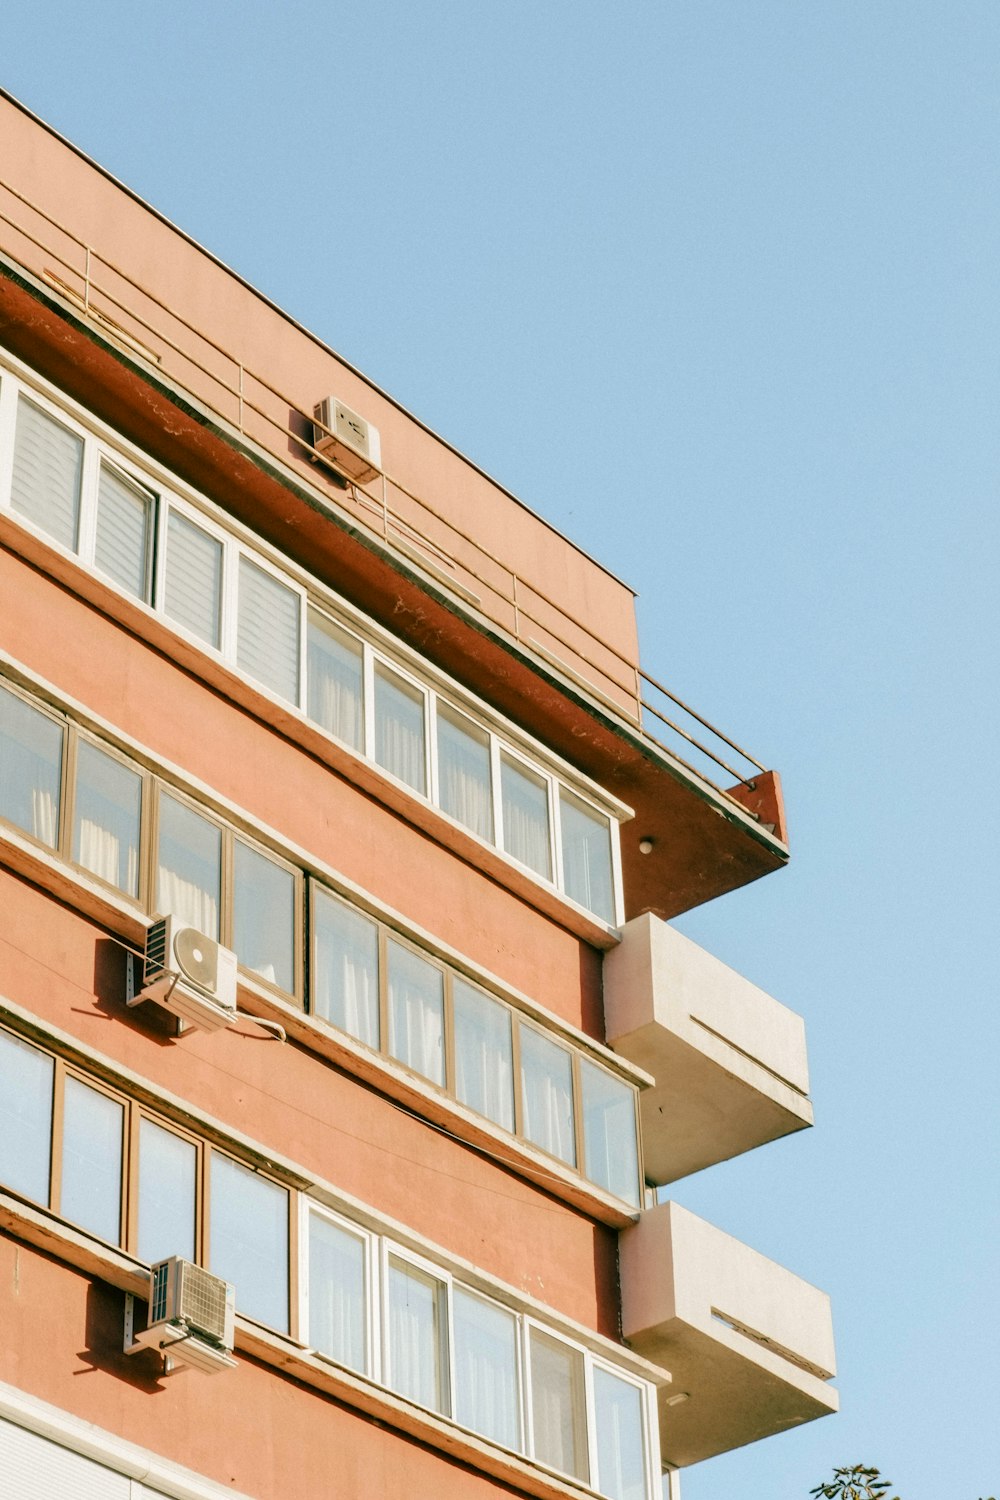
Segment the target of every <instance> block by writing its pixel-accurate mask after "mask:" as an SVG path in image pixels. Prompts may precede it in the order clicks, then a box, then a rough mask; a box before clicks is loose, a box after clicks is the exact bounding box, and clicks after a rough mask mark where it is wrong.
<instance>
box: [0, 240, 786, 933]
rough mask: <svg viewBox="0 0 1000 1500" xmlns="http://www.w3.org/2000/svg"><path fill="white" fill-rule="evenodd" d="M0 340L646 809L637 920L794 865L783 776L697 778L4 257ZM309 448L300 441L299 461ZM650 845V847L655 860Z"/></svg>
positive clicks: (633, 852) (635, 874)
mask: <svg viewBox="0 0 1000 1500" xmlns="http://www.w3.org/2000/svg"><path fill="white" fill-rule="evenodd" d="M0 340H2V341H3V343H4V344H5V345H6V346H7V347H8V348H10V349H11V351H12V352H13V353H14V354H16V355H18V356H20V357H21V358H23V359H25V360H26V361H28V362H29V363H30V364H31V365H32V366H33V367H34V368H36V369H37V370H39V372H40V373H41V374H43V375H45V376H47V377H48V378H49V379H51V380H53V381H54V382H55V383H56V384H57V385H59V386H60V387H61V388H62V389H63V390H65V391H66V392H67V393H68V394H69V395H70V396H72V397H74V398H75V399H77V400H79V401H81V402H82V403H84V404H85V405H86V406H87V407H88V408H89V409H90V410H91V411H93V412H94V413H95V414H96V415H97V416H99V417H100V418H102V419H103V420H105V421H107V422H109V423H111V424H112V425H114V426H115V427H116V428H117V429H118V430H119V431H120V432H122V433H123V434H124V435H125V436H126V437H127V438H129V439H130V440H132V441H133V442H135V443H137V444H138V445H140V446H141V447H142V448H144V449H145V450H146V451H147V452H149V453H150V454H151V455H152V456H153V457H155V458H157V459H159V460H160V461H162V462H163V463H166V464H168V465H169V466H170V467H171V469H173V470H174V471H175V472H176V473H178V474H179V475H180V477H181V478H183V479H185V480H187V481H188V482H189V483H191V484H193V485H195V486H197V487H198V488H199V489H202V490H204V491H205V492H206V493H208V494H210V495H212V496H213V498H215V499H216V500H217V501H218V502H219V503H220V504H222V505H223V506H225V507H226V508H227V509H228V510H229V511H230V512H231V513H232V514H233V515H234V516H236V517H237V518H238V519H239V520H241V521H242V522H244V523H245V524H246V525H248V526H250V527H252V528H253V529H254V530H255V531H257V532H258V533H259V534H260V535H261V536H262V537H264V538H266V539H267V540H268V541H270V542H271V543H272V544H273V545H275V546H277V547H279V548H281V549H282V550H283V551H284V552H285V553H286V554H287V555H288V556H289V557H290V558H292V559H293V560H294V561H296V562H298V563H299V564H300V565H302V566H303V567H305V568H307V569H309V570H310V571H311V572H313V573H315V574H316V575H317V576H318V577H320V578H323V579H325V580H328V581H329V582H330V583H331V584H332V585H333V587H335V588H336V589H337V590H338V591H339V592H340V593H342V594H343V595H345V596H346V597H347V598H349V599H350V600H351V601H352V602H354V603H355V604H357V605H358V606H359V607H360V608H362V609H364V610H366V611H367V612H369V613H370V614H371V615H372V616H373V617H374V618H376V619H377V620H379V621H380V622H382V623H384V624H385V625H387V626H388V627H389V628H390V629H391V630H393V631H394V632H395V633H396V634H397V635H399V636H400V637H401V638H402V639H403V640H405V641H406V642H407V643H408V644H409V645H411V646H413V647H414V648H415V649H416V650H418V651H420V652H421V653H422V654H423V655H425V656H426V657H427V659H428V660H430V661H433V662H435V663H437V664H438V665H439V666H441V667H442V668H443V669H444V670H445V671H448V672H450V673H452V674H453V675H454V676H455V677H456V678H458V679H459V680H460V681H462V682H464V683H465V684H467V685H468V686H469V687H470V688H471V689H472V690H473V691H474V692H477V693H479V694H481V695H482V696H484V697H485V698H486V699H487V700H488V701H490V702H491V703H493V704H495V705H496V707H497V708H498V709H499V710H500V711H501V712H503V713H504V714H506V715H508V716H509V717H510V718H512V719H514V720H515V721H516V722H518V723H519V724H521V725H523V727H524V728H525V729H527V730H528V731H529V732H530V733H532V734H534V735H536V736H538V737H539V738H540V739H541V740H543V741H544V742H545V743H547V744H549V745H551V746H552V748H553V749H554V750H556V751H557V752H558V753H559V754H561V755H563V756H565V757H566V758H567V759H568V760H569V761H571V762H572V763H573V764H574V765H577V766H578V767H579V768H580V769H581V770H582V771H584V772H586V773H587V774H588V775H590V776H593V777H594V778H595V779H596V780H598V781H599V782H600V783H601V784H602V785H603V786H605V787H606V788H607V789H608V790H609V791H610V792H612V793H613V794H614V795H615V796H617V797H619V798H620V799H621V800H622V801H624V802H626V803H627V804H629V805H630V806H631V807H632V808H634V810H635V818H634V820H633V821H632V822H631V823H630V824H627V825H626V826H625V828H624V829H623V836H622V864H623V872H624V886H625V897H626V914H627V915H628V916H632V915H635V914H638V913H640V912H643V911H652V912H655V913H656V914H657V915H659V916H661V917H671V916H676V915H678V914H679V913H680V912H683V911H687V910H689V909H690V908H692V907H694V906H698V905H700V904H701V903H702V902H704V901H710V900H712V899H714V898H715V897H716V896H719V895H722V894H724V893H725V892H726V891H730V890H734V889H737V888H738V887H740V886H743V885H746V884H749V883H750V882H751V881H753V880H757V879H759V878H760V876H762V875H766V874H768V873H769V872H771V871H772V870H776V869H780V868H781V867H782V865H784V864H785V863H786V861H787V858H788V850H787V847H786V844H785V842H784V839H785V828H784V821H783V815H782V810H781V795H780V787H779V785H778V781H777V777H776V775H775V774H774V773H770V772H767V773H762V774H761V775H760V776H759V777H758V778H757V780H756V783H755V787H754V788H751V787H749V786H742V787H739V788H735V789H734V790H733V795H732V797H730V796H727V795H726V793H724V792H722V791H720V790H719V789H718V788H717V787H715V786H713V785H712V784H711V782H710V781H708V780H707V779H705V778H704V777H702V776H700V775H699V774H698V773H697V772H695V771H693V770H690V769H689V768H687V767H685V766H684V765H683V763H682V762H681V761H679V760H677V759H675V758H674V757H673V756H671V754H670V753H669V752H668V751H666V750H664V749H662V748H661V747H659V746H658V745H656V744H655V743H654V742H653V741H651V740H650V739H649V738H648V736H646V735H645V734H643V733H642V731H641V730H639V729H638V728H637V726H636V724H635V722H634V719H633V720H630V718H629V716H628V715H627V714H626V713H625V712H624V711H618V710H616V709H615V707H614V705H612V704H610V703H609V702H607V701H606V700H604V699H603V698H602V697H601V695H600V694H599V693H596V692H595V693H591V692H590V691H589V690H588V687H587V684H586V682H584V681H582V680H581V679H580V677H579V676H578V674H576V673H570V672H564V671H562V670H561V668H560V667H559V665H558V664H557V663H555V662H553V661H552V660H551V659H546V657H544V656H543V655H541V654H540V653H538V652H536V651H533V650H532V648H531V644H530V643H527V644H526V643H524V642H521V641H519V640H517V639H516V638H515V637H514V636H512V635H511V634H510V633H509V632H508V631H506V630H504V629H503V628H502V627H500V626H498V625H497V624H496V623H495V622H494V621H492V620H490V619H489V618H487V616H486V615H485V614H484V613H483V612H482V610H480V609H478V608H477V607H476V605H475V604H474V603H471V602H469V600H467V599H465V598H463V597H462V595H461V593H460V592H457V591H453V590H451V589H450V588H449V586H448V584H447V582H442V581H441V579H440V576H439V572H440V570H438V574H437V575H436V574H435V573H434V572H433V571H430V570H427V569H424V568H422V567H421V564H420V561H419V560H418V554H416V553H415V552H414V549H413V548H412V547H411V548H407V549H405V550H404V549H401V548H397V547H395V546H394V545H393V543H392V541H391V540H386V539H385V538H384V537H381V536H380V535H378V534H377V533H376V532H374V531H373V530H370V529H369V528H367V527H366V526H363V525H361V524H359V523H358V521H357V520H356V519H355V518H353V517H351V516H350V515H348V514H347V512H346V511H344V510H343V509H342V508H339V507H338V505H337V502H336V494H337V491H336V490H335V489H333V490H328V491H327V492H321V491H319V490H317V489H310V487H309V486H308V485H307V484H305V483H303V482H302V480H301V478H299V477H297V476H296V475H295V473H294V472H293V470H292V469H291V468H290V467H289V466H288V464H287V463H285V462H283V461H282V457H281V455H278V454H275V453H272V452H269V451H265V450H264V449H262V448H260V447H259V446H258V445H256V444H254V443H253V442H252V441H251V440H250V439H247V438H245V437H243V436H241V435H240V433H239V432H237V431H236V430H235V429H234V428H230V427H228V426H227V425H226V424H225V423H223V422H222V421H221V420H220V419H218V418H217V417H215V416H213V415H212V414H211V413H210V412H208V411H207V410H206V409H205V408H204V407H202V406H201V405H200V404H199V403H198V402H197V401H196V400H195V399H194V398H193V397H192V396H191V395H190V393H189V392H187V391H185V390H184V389H183V388H182V387H180V386H178V385H177V384H176V383H175V382H173V381H172V380H170V379H169V378H168V377H167V376H166V375H164V374H163V372H162V371H160V370H159V369H158V368H156V367H155V366H154V365H152V364H150V363H149V362H147V361H145V360H142V359H140V358H138V357H136V356H134V355H133V354H132V353H131V352H130V351H128V350H126V349H123V348H121V347H117V346H116V345H115V344H114V343H113V342H111V341H110V340H109V338H108V337H106V336H105V334H104V333H103V332H102V331H101V329H100V328H99V327H98V326H96V325H95V324H93V323H92V322H89V321H88V320H87V319H86V317H85V316H84V315H83V313H82V312H80V311H79V310H78V309H77V308H75V307H74V306H73V304H72V303H70V302H69V301H68V300H67V299H65V298H62V297H60V295H59V294H58V293H57V292H56V291H55V290H53V289H52V288H51V287H49V286H47V285H45V284H44V283H43V282H42V281H40V280H39V279H38V278H37V277H36V276H34V275H32V274H31V273H30V272H28V271H26V270H25V269H24V268H23V267H20V266H18V265H17V263H15V262H13V261H11V260H10V259H3V260H0ZM295 448H296V440H295V439H294V438H293V437H292V435H291V434H290V436H289V452H291V451H292V450H293V449H295ZM640 840H643V841H649V842H651V852H649V853H648V854H642V853H641V852H640V850H639V843H640Z"/></svg>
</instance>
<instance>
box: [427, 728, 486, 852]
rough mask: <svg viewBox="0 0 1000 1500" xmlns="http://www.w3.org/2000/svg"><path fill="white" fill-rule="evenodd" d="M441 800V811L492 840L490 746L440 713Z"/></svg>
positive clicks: (439, 785) (439, 795)
mask: <svg viewBox="0 0 1000 1500" xmlns="http://www.w3.org/2000/svg"><path fill="white" fill-rule="evenodd" d="M437 724H438V736H437V738H438V797H439V800H440V803H441V806H442V808H443V809H444V811H445V812H446V813H448V814H449V815H450V816H451V817H453V818H456V819H457V820H458V822H459V823H462V824H464V825H465V827H466V828H471V829H472V832H473V833H477V834H478V835H479V837H480V838H482V839H492V837H493V809H492V798H491V796H490V752H489V743H488V742H487V741H486V740H485V736H483V737H482V738H480V737H477V736H476V735H475V734H473V732H472V731H471V729H466V728H465V726H464V724H462V723H460V722H459V720H458V718H457V716H454V715H453V714H452V713H451V712H450V711H449V710H447V709H446V708H445V707H444V706H443V705H442V706H441V707H440V708H439V709H438V720H437Z"/></svg>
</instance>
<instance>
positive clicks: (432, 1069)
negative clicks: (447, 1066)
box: [389, 940, 444, 1084]
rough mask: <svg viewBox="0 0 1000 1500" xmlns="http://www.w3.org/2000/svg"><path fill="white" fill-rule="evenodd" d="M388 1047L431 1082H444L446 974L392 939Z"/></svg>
mask: <svg viewBox="0 0 1000 1500" xmlns="http://www.w3.org/2000/svg"><path fill="white" fill-rule="evenodd" d="M389 1051H390V1052H391V1054H392V1056H393V1057H395V1058H398V1059H399V1061H400V1062H402V1063H406V1065H407V1067H408V1068H412V1069H413V1071H414V1072H415V1073H420V1074H422V1076H423V1077H424V1078H429V1079H430V1080H431V1082H432V1083H440V1084H443V1083H444V976H443V974H442V973H441V970H440V969H438V968H436V967H435V966H434V964H429V963H428V962H427V960H426V959H424V958H421V957H420V956H419V954H417V953H414V952H413V950H412V949H411V948H404V947H403V946H402V944H401V943H396V942H393V941H391V940H390V943H389Z"/></svg>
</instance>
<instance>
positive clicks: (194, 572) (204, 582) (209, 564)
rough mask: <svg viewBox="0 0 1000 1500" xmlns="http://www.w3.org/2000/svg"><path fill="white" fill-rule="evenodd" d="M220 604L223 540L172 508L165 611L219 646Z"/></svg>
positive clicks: (193, 632) (211, 644) (168, 537)
mask: <svg viewBox="0 0 1000 1500" xmlns="http://www.w3.org/2000/svg"><path fill="white" fill-rule="evenodd" d="M221 606H222V543H221V542H219V541H216V539H215V537H213V536H209V534H208V532H207V531H202V529H201V527H200V526H195V524H194V523H193V522H192V521H188V520H186V519H185V517H184V516H182V515H179V514H178V512H177V511H175V510H171V512H170V518H169V521H168V525H167V581H166V590H165V593H164V600H163V608H164V610H165V612H166V613H167V614H168V615H169V616H170V618H171V619H172V620H176V621H177V623H178V625H183V626H185V627H186V629H188V630H190V631H191V633H192V634H193V635H196V636H198V637H200V639H201V640H203V641H208V643H209V645H210V646H218V644H219V624H220V617H221V613H222V609H221Z"/></svg>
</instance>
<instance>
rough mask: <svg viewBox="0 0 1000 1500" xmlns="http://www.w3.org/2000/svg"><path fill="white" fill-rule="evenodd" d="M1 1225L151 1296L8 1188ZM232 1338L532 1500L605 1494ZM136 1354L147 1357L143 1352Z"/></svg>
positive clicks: (308, 1359) (315, 1360) (242, 1321)
mask: <svg viewBox="0 0 1000 1500" xmlns="http://www.w3.org/2000/svg"><path fill="white" fill-rule="evenodd" d="M0 1229H2V1230H3V1231H5V1232H6V1233H8V1234H10V1235H12V1236H14V1237H15V1238H17V1239H19V1240H22V1241H24V1242H26V1243H28V1244H30V1245H34V1246H35V1247H36V1248H37V1249H39V1250H42V1251H43V1252H45V1253H46V1254H49V1255H53V1256H55V1257H56V1258H57V1259H58V1260H60V1261H62V1262H64V1263H66V1264H68V1265H71V1266H73V1267H75V1268H76V1269H77V1270H78V1271H81V1272H83V1274H84V1275H86V1276H91V1277H94V1278H95V1279H98V1280H100V1281H104V1282H107V1283H109V1284H110V1285H111V1286H116V1287H118V1288H119V1289H120V1290H121V1291H122V1292H129V1293H131V1294H132V1295H133V1296H136V1297H139V1298H140V1299H142V1300H143V1301H145V1300H146V1298H147V1296H148V1293H149V1271H148V1268H147V1267H146V1266H144V1265H143V1264H142V1262H140V1261H137V1260H134V1259H133V1258H132V1256H130V1255H126V1254H125V1253H124V1252H123V1251H121V1250H116V1249H114V1248H113V1247H112V1246H110V1245H107V1244H105V1243H103V1242H102V1241H100V1240H96V1239H94V1238H92V1237H91V1236H89V1235H87V1234H84V1233H82V1232H81V1231H80V1230H76V1229H73V1228H72V1226H71V1225H68V1224H66V1223H64V1222H63V1221H62V1220H60V1219H57V1218H55V1216H54V1215H52V1214H50V1213H47V1212H46V1211H45V1210H43V1209H39V1208H36V1207H34V1206H33V1205H31V1204H29V1203H26V1202H23V1201H22V1200H21V1199H19V1198H17V1197H15V1196H14V1195H13V1194H10V1193H8V1192H0ZM235 1345H236V1350H237V1351H238V1352H240V1353H242V1354H244V1355H246V1356H248V1357H249V1358H251V1359H255V1360H258V1361H260V1362H261V1363H262V1364H265V1365H269V1366H270V1367H271V1368H272V1369H274V1370H277V1371H279V1372H281V1373H282V1374H283V1375H287V1376H289V1377H290V1378H291V1379H293V1380H296V1381H299V1382H301V1383H302V1384H303V1385H307V1386H309V1387H311V1388H312V1389H314V1390H317V1391H320V1392H321V1393H322V1394H323V1395H326V1396H330V1397H332V1398H334V1399H336V1400H338V1401H341V1402H343V1403H345V1404H346V1405H348V1406H350V1407H353V1408H354V1410H355V1411H358V1412H361V1413H362V1414H363V1415H364V1416H366V1417H369V1418H371V1419H372V1420H374V1421H376V1422H384V1423H386V1424H387V1425H388V1426H390V1427H392V1428H394V1429H395V1430H397V1431H400V1432H405V1433H406V1434H407V1435H408V1436H409V1437H412V1438H415V1439H416V1440H417V1441H419V1442H422V1443H426V1444H427V1445H428V1446H429V1447H432V1448H435V1449H437V1450H438V1451H440V1452H443V1453H445V1454H447V1455H448V1457H449V1458H451V1459H454V1460H455V1461H456V1462H459V1463H463V1464H467V1465H468V1466H469V1467H470V1468H473V1469H476V1470H478V1471H479V1472H480V1473H484V1474H488V1475H489V1476H490V1477H491V1478H494V1479H497V1480H499V1481H500V1482H501V1483H503V1484H504V1485H505V1486H509V1487H510V1488H512V1489H514V1490H516V1491H518V1492H520V1493H522V1494H526V1495H533V1496H536V1497H537V1500H582V1497H588V1500H602V1497H601V1496H600V1495H599V1492H598V1491H596V1490H593V1489H591V1487H590V1486H589V1485H587V1484H583V1483H581V1482H580V1481H576V1480H573V1479H570V1478H568V1477H565V1476H562V1475H559V1474H556V1473H554V1472H552V1471H550V1470H548V1469H547V1468H545V1467H544V1466H543V1465H541V1464H537V1463H535V1462H534V1461H533V1460H532V1459H529V1458H526V1457H525V1456H524V1455H523V1454H518V1453H514V1452H512V1451H510V1450H508V1449H506V1448H501V1447H499V1446H498V1445H496V1444H495V1443H491V1442H490V1441H489V1439H488V1438H484V1437H480V1436H478V1435H477V1434H475V1433H472V1432H469V1431H468V1430H467V1429H465V1428H463V1427H460V1426H458V1424H457V1423H455V1422H452V1421H450V1420H449V1419H448V1418H447V1417H441V1416H438V1415H436V1414H435V1413H434V1412H431V1411H428V1410H426V1409H425V1408H423V1407H419V1406H416V1405H414V1404H413V1403H412V1402H410V1401H407V1400H406V1399H405V1398H404V1397H402V1396H398V1395H396V1394H395V1392H393V1391H390V1390H387V1389H386V1388H385V1387H383V1386H380V1385H376V1384H375V1383H374V1382H373V1381H370V1380H367V1379H366V1378H365V1377H364V1376H361V1375H357V1374H355V1373H353V1372H352V1371H350V1370H347V1369H344V1368H343V1367H342V1366H340V1365H337V1364H334V1363H333V1362H332V1361H330V1360H327V1359H324V1358H323V1357H322V1356H321V1355H318V1354H316V1353H314V1352H313V1351H312V1350H310V1349H306V1348H304V1347H302V1346H301V1345H298V1344H295V1343H294V1342H293V1341H292V1340H291V1339H289V1338H286V1337H282V1336H281V1335H280V1334H276V1333H273V1332H271V1331H270V1330H269V1329H266V1328H264V1327H262V1326H261V1325H260V1324H257V1323H254V1322H252V1321H251V1320H250V1319H248V1318H244V1317H240V1316H238V1317H237V1319H236V1338H235ZM623 1352H624V1351H623ZM139 1358H140V1359H145V1358H146V1355H142V1356H139ZM633 1358H634V1357H633ZM642 1363H643V1366H644V1370H643V1373H644V1374H645V1376H646V1378H651V1379H653V1380H654V1382H655V1383H656V1384H657V1385H663V1384H665V1383H667V1382H669V1380H670V1376H669V1374H668V1373H667V1372H666V1371H665V1370H661V1369H658V1368H657V1367H655V1366H652V1365H647V1364H646V1362H645V1361H643V1362H642ZM237 1378H238V1374H237Z"/></svg>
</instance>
